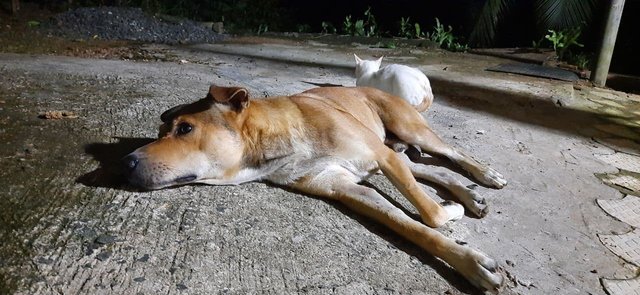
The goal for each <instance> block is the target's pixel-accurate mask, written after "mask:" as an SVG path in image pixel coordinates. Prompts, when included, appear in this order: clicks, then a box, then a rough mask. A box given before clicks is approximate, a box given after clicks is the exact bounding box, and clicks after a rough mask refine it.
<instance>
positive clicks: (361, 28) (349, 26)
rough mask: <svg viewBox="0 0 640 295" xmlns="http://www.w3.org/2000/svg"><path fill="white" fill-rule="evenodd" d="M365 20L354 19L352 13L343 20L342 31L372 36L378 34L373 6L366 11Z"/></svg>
mask: <svg viewBox="0 0 640 295" xmlns="http://www.w3.org/2000/svg"><path fill="white" fill-rule="evenodd" d="M364 16H365V17H366V19H365V20H362V19H358V20H355V22H354V21H352V19H351V15H347V16H346V17H345V18H344V21H343V22H342V31H343V32H344V33H345V34H348V35H352V36H367V37H372V36H376V35H378V31H377V24H376V18H375V17H374V16H373V14H372V13H371V7H369V8H367V10H366V11H365V12H364Z"/></svg>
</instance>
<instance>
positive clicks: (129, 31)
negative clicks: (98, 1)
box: [44, 7, 223, 44]
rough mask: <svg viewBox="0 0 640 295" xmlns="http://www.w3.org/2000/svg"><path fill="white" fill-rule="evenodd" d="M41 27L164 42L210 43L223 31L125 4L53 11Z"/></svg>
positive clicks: (67, 34)
mask: <svg viewBox="0 0 640 295" xmlns="http://www.w3.org/2000/svg"><path fill="white" fill-rule="evenodd" d="M44 28H45V30H47V32H48V33H50V34H53V35H57V36H64V37H70V38H100V39H104V40H133V41H142V42H152V43H167V44H189V43H214V42H217V41H220V40H222V39H223V35H221V34H218V33H215V32H213V31H212V30H211V29H208V28H205V27H203V26H201V25H200V24H198V23H197V22H194V21H190V20H186V19H180V20H175V21H166V20H163V19H161V18H159V17H157V16H153V15H149V14H147V13H145V12H144V11H142V9H140V8H129V7H90V8H78V9H74V10H70V11H68V12H65V13H61V14H58V15H56V16H55V17H53V18H52V19H51V20H50V21H49V22H48V23H46V24H44Z"/></svg>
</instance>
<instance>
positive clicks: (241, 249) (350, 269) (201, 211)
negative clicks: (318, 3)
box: [0, 48, 634, 294]
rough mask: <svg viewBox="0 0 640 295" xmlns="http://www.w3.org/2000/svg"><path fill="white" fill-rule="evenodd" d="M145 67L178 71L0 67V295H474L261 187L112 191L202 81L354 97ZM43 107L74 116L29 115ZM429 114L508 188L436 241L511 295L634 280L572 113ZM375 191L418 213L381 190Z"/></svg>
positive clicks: (199, 58) (302, 85)
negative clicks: (470, 250)
mask: <svg viewBox="0 0 640 295" xmlns="http://www.w3.org/2000/svg"><path fill="white" fill-rule="evenodd" d="M155 54H160V55H164V56H171V57H172V58H171V60H170V61H162V60H159V61H153V62H152V61H134V60H104V59H89V58H75V57H60V56H41V55H18V54H0V76H1V77H3V78H2V79H0V141H1V142H3V143H4V144H3V145H0V166H1V167H3V168H2V170H0V187H2V188H3V189H2V190H0V208H1V209H0V210H2V212H1V214H0V216H1V219H0V223H1V224H0V234H1V236H0V238H1V239H0V240H2V241H3V242H2V247H0V290H1V291H2V292H0V293H17V294H58V293H59V294H78V293H79V294H152V293H164V294H213V293H216V294H218V293H225V294H247V293H249V294H255V293H267V294H291V293H309V294H461V293H476V290H475V289H474V288H473V287H471V286H470V285H469V284H468V283H466V282H465V281H464V279H462V278H461V277H460V276H459V275H457V274H456V273H455V272H453V271H452V270H451V269H449V268H448V267H447V266H446V265H445V264H443V263H442V262H440V261H438V260H436V259H434V258H432V257H430V256H429V255H426V254H424V253H422V252H421V251H420V250H419V249H418V248H417V247H415V246H413V245H411V244H409V243H408V242H406V241H404V240H402V239H401V238H399V237H398V236H396V235H395V234H393V233H391V232H390V231H388V230H386V229H385V228H383V227H381V226H378V225H376V224H374V223H372V222H371V221H369V220H367V219H366V218H362V217H360V216H357V215H355V214H353V213H351V212H349V211H348V210H346V209H345V208H343V207H342V206H340V205H338V204H334V203H330V202H325V201H323V200H319V199H315V198H313V197H309V196H305V195H301V194H298V193H295V192H291V191H287V190H283V189H282V188H278V187H274V186H272V185H270V184H267V183H250V184H244V185H240V186H222V187H215V186H200V185H196V186H184V187H179V188H173V189H165V190H160V191H153V192H138V191H132V190H129V189H127V188H126V187H123V186H121V185H120V184H119V182H118V181H119V179H118V177H117V176H115V175H114V173H113V172H114V171H115V168H114V163H116V162H117V160H118V159H119V158H120V157H121V156H122V155H124V154H126V153H127V152H129V151H131V150H133V149H134V148H136V147H138V146H141V145H143V144H144V143H147V142H149V141H150V140H151V139H152V138H154V137H155V136H156V134H157V127H158V125H159V123H160V120H159V115H160V113H161V112H162V111H163V110H165V109H167V108H169V107H171V106H174V105H176V104H180V103H183V102H187V101H192V100H195V99H198V98H200V97H202V96H203V95H204V94H205V92H206V90H207V88H208V85H209V84H210V83H215V84H219V85H243V86H245V87H247V88H248V89H249V90H250V92H251V94H252V95H253V97H255V98H260V97H265V96H270V95H282V94H291V93H296V92H299V91H302V90H306V89H308V88H311V87H314V86H313V85H310V84H308V83H306V82H308V81H313V82H316V83H332V84H341V85H353V84H354V78H353V77H352V71H351V70H350V69H337V68H323V67H318V66H307V65H302V64H294V63H285V62H277V61H268V60H261V59H256V58H250V57H243V56H236V55H232V54H214V53H210V52H206V51H199V50H195V49H181V48H170V49H166V51H164V52H156V53H155ZM181 61H182V62H181ZM305 81H306V82H305ZM46 111H68V112H72V113H73V114H74V115H76V116H77V118H63V119H57V120H56V119H42V118H39V114H41V113H43V112H46ZM426 116H427V118H428V120H429V121H430V123H431V125H432V127H433V128H434V129H435V130H436V132H438V133H439V134H440V135H441V136H442V137H443V138H444V139H445V140H446V141H448V142H449V143H451V144H453V145H455V146H457V147H460V148H462V149H464V150H466V151H468V152H469V153H471V154H472V155H474V156H475V157H476V158H477V159H480V160H481V161H483V162H485V163H488V164H489V165H490V166H491V167H493V168H495V169H497V170H498V171H500V172H501V173H503V174H504V175H505V176H507V178H508V180H509V184H508V186H507V187H506V188H504V189H502V190H492V189H486V188H482V187H480V188H478V190H479V191H480V192H481V193H482V194H483V195H484V196H485V197H486V198H487V201H488V203H489V205H490V207H491V212H490V214H489V215H488V216H487V217H485V218H483V219H475V218H472V217H465V218H463V219H462V220H460V221H458V222H456V223H454V224H449V225H446V226H445V227H443V228H442V229H440V230H441V231H442V232H443V233H444V234H445V235H447V236H450V237H453V238H455V239H458V240H463V241H465V242H467V243H469V245H470V246H472V247H474V248H476V249H480V250H481V251H483V252H485V253H487V254H488V255H490V256H491V257H493V258H496V259H497V260H498V261H499V262H500V264H501V266H502V268H503V273H504V274H505V277H506V278H507V280H506V285H505V287H504V290H503V292H504V293H505V294H587V293H588V294H604V291H603V289H602V286H601V285H600V281H599V278H601V277H618V278H620V277H631V276H633V275H634V268H633V267H631V266H630V265H628V264H626V263H625V262H624V261H623V260H621V259H620V258H618V257H617V256H615V255H614V254H612V253H611V252H610V251H609V250H608V249H606V248H605V247H604V246H603V245H602V244H601V243H600V241H599V240H598V238H597V236H596V234H598V233H606V234H609V233H625V232H628V231H630V229H631V227H630V226H628V225H626V224H624V223H622V222H619V221H616V220H614V219H613V218H611V217H610V216H607V215H606V213H604V212H603V211H602V210H601V209H600V208H598V206H597V205H596V202H595V200H596V199H598V198H605V199H614V198H620V197H621V196H622V194H621V193H620V192H618V191H617V190H615V189H613V188H611V187H609V186H606V185H604V184H602V182H601V181H600V180H599V179H597V178H596V177H595V176H594V173H603V172H613V171H617V169H616V168H614V167H613V166H611V165H609V164H606V163H604V162H602V161H600V160H598V158H597V157H596V156H597V155H602V154H612V153H613V152H614V151H613V150H611V149H610V148H607V147H605V146H603V145H600V144H598V143H597V142H595V141H594V140H592V139H590V138H589V137H585V136H582V135H580V134H583V133H582V130H584V129H588V128H591V126H590V125H589V124H590V121H589V120H588V118H587V119H585V116H584V115H583V114H577V113H571V112H568V113H566V114H565V115H562V116H559V115H558V113H555V112H551V113H550V112H547V111H546V110H538V109H535V108H533V107H522V106H518V105H510V104H503V105H490V104H487V103H485V102H478V101H476V100H468V99H463V98H459V97H444V96H440V95H437V96H436V99H435V104H434V106H433V107H432V109H431V110H430V111H429V112H428V113H427V114H426ZM428 162H429V163H430V164H433V165H434V166H435V167H434V169H445V168H446V169H452V170H453V171H455V172H452V173H456V172H457V175H458V177H459V178H460V179H461V180H463V182H464V183H466V184H472V183H473V182H472V181H471V180H469V179H468V178H466V177H465V176H464V175H463V174H460V171H459V170H457V169H456V168H452V167H449V166H448V165H444V166H445V167H444V168H442V167H439V166H442V165H443V164H442V163H441V162H439V161H431V160H430V161H428ZM371 184H372V185H373V186H375V187H376V188H378V189H379V190H380V191H382V192H384V193H385V194H387V195H389V196H390V197H391V198H393V199H395V200H397V202H398V203H399V204H401V205H402V206H403V207H405V208H407V209H408V210H410V211H412V212H414V210H413V208H412V207H411V206H410V204H409V203H408V202H407V201H405V200H404V199H403V198H402V197H401V196H400V195H399V194H398V192H396V191H395V190H394V189H392V187H391V185H390V184H389V182H388V181H387V180H385V179H384V178H383V177H382V176H376V177H374V178H373V179H372V180H371ZM424 188H425V190H427V191H428V192H430V194H431V195H433V196H434V197H436V198H445V199H446V198H450V196H449V195H448V193H446V192H445V191H443V190H442V189H440V188H438V187H433V186H430V185H429V184H425V185H424Z"/></svg>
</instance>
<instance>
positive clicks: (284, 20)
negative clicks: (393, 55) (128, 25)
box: [23, 0, 640, 75]
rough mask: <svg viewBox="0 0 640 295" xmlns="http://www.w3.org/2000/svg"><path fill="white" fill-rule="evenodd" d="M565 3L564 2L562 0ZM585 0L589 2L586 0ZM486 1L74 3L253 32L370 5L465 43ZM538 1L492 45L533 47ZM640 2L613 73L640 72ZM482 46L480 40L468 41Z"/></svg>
mask: <svg viewBox="0 0 640 295" xmlns="http://www.w3.org/2000/svg"><path fill="white" fill-rule="evenodd" d="M558 1H564V0H558ZM585 1H586V0H585ZM23 2H35V3H39V4H41V5H43V6H49V7H55V6H57V7H58V8H60V7H65V5H67V6H68V4H67V3H68V2H67V1H61V0H58V1H45V0H34V1H23ZM484 3H485V0H447V1H438V0H431V1H428V0H427V1H419V0H375V1H356V0H351V1H349V0H323V1H298V0H181V1H167V0H74V1H73V5H74V6H98V5H119V6H139V7H142V8H143V9H145V10H147V11H149V12H160V13H165V14H172V15H181V16H186V17H189V18H192V19H195V20H200V21H222V20H224V23H225V28H234V27H235V28H242V29H245V30H250V31H254V32H255V29H257V28H258V26H259V25H261V24H267V25H268V27H269V31H270V32H276V31H298V30H299V29H298V28H299V27H300V26H301V25H304V26H305V27H306V30H307V31H309V32H316V33H317V32H320V31H321V23H322V22H323V21H328V22H331V23H332V24H333V25H334V26H335V27H336V28H337V29H338V32H340V28H341V27H342V22H343V20H344V18H345V16H347V15H351V16H352V19H358V18H359V19H363V18H364V15H363V13H364V11H365V10H366V9H367V8H368V7H371V12H372V14H373V15H374V16H375V18H376V21H377V23H378V27H379V28H380V29H381V30H382V32H383V36H384V32H388V33H389V34H388V35H387V36H393V35H396V33H397V31H398V28H399V21H400V18H401V17H405V18H406V17H410V18H411V23H414V22H418V23H420V25H421V27H422V30H423V31H431V30H432V28H433V26H434V25H435V18H436V17H437V18H439V19H440V21H441V22H442V23H443V24H445V25H447V26H449V25H450V26H452V27H453V33H454V35H455V36H456V37H457V38H458V40H459V41H460V42H462V43H466V42H468V41H469V40H468V37H469V35H470V33H471V31H472V29H473V27H474V25H475V24H476V22H477V19H478V16H479V15H480V12H481V10H482V7H483V5H484ZM534 4H535V0H511V1H510V2H509V5H508V7H509V9H508V10H507V12H506V13H504V14H503V17H502V19H501V21H500V23H499V25H498V27H497V30H496V38H495V40H494V43H493V44H492V45H491V46H490V47H531V46H532V41H538V40H540V39H541V38H543V36H544V35H545V34H546V33H547V30H546V29H549V28H539V27H537V26H536V21H535V16H534ZM609 4H610V0H600V1H597V4H596V7H595V9H594V15H593V18H592V21H591V22H590V23H589V24H586V25H585V26H584V28H583V30H582V35H581V37H580V39H579V41H580V43H583V44H584V45H585V47H584V48H582V49H580V50H582V51H583V52H585V53H587V54H590V55H595V53H596V51H597V49H596V48H597V47H598V44H599V40H600V39H601V38H602V30H603V23H604V21H605V18H606V15H605V14H606V12H607V7H608V6H609ZM638 12H640V0H626V3H625V7H624V13H623V17H622V21H621V24H620V29H619V33H618V38H617V43H616V47H615V52H614V56H613V60H612V65H611V71H612V72H617V73H623V74H624V73H626V74H633V75H640V55H639V54H638V53H637V52H639V51H640V38H639V34H638V33H637V32H636V31H637V30H638V29H640V18H638V17H637V14H638ZM470 45H471V46H472V47H478V46H477V44H470Z"/></svg>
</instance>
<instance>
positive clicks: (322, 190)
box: [292, 167, 503, 292]
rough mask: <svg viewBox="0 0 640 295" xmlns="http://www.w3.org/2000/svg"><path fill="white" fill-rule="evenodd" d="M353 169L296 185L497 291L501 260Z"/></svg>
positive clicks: (329, 171)
mask: <svg viewBox="0 0 640 295" xmlns="http://www.w3.org/2000/svg"><path fill="white" fill-rule="evenodd" d="M355 181H356V179H355V177H353V176H352V175H351V173H350V172H349V171H347V170H346V169H343V168H340V167H330V168H327V169H324V171H321V172H319V173H314V174H313V175H309V176H306V177H302V178H300V179H299V180H298V181H297V182H296V183H294V184H293V185H292V187H293V188H295V189H298V190H301V191H303V192H306V193H310V194H314V195H318V196H321V197H327V198H330V199H333V200H336V201H338V202H340V203H342V204H344V205H345V206H347V207H348V208H350V209H351V210H353V211H355V212H357V213H359V214H362V215H364V216H366V217H369V218H371V219H374V220H375V221H377V222H379V223H381V224H383V225H385V226H386V227H388V228H389V229H391V230H393V231H394V232H396V233H397V234H399V235H401V236H402V237H404V238H405V239H407V240H409V241H411V242H413V243H415V244H416V245H418V246H419V247H420V248H422V249H423V250H425V251H427V252H429V253H430V254H432V255H434V256H436V257H438V258H440V259H442V260H444V261H445V262H446V263H448V264H449V265H451V266H452V267H453V268H454V269H455V270H456V271H458V272H459V273H460V274H462V275H463V276H464V277H465V278H466V279H467V280H469V281H470V282H471V283H472V284H473V285H475V286H477V287H478V288H480V289H482V290H489V291H492V292H496V291H497V290H498V289H499V288H500V286H501V285H502V281H503V277H502V275H500V274H499V273H498V272H497V266H498V265H497V263H496V262H495V261H494V260H493V259H491V258H489V257H487V256H486V255H484V254H482V253H480V252H478V251H476V250H473V249H471V248H469V247H467V246H463V245H460V244H458V243H456V242H455V241H453V240H451V239H449V238H447V237H445V236H444V235H442V234H441V233H440V232H438V231H436V230H434V229H431V228H429V227H427V226H425V225H424V224H422V223H420V222H418V221H416V220H414V219H413V218H411V217H409V216H408V215H406V214H405V213H404V212H403V211H402V210H401V209H399V208H398V207H396V206H394V205H393V204H391V203H390V202H389V201H388V200H387V199H385V198H384V197H383V196H382V195H380V194H379V193H378V192H377V191H376V190H374V189H372V188H369V187H365V186H362V185H358V184H357V183H355Z"/></svg>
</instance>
